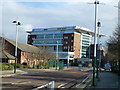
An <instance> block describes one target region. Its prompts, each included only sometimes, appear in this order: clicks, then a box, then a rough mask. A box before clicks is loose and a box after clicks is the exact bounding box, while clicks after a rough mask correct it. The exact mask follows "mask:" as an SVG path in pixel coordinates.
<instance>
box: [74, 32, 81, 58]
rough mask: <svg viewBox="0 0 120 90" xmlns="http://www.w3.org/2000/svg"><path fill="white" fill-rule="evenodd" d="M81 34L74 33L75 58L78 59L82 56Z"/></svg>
mask: <svg viewBox="0 0 120 90" xmlns="http://www.w3.org/2000/svg"><path fill="white" fill-rule="evenodd" d="M80 39H81V38H80V34H77V33H74V53H75V56H74V58H75V59H77V58H79V57H80V43H81V42H80V41H81V40H80Z"/></svg>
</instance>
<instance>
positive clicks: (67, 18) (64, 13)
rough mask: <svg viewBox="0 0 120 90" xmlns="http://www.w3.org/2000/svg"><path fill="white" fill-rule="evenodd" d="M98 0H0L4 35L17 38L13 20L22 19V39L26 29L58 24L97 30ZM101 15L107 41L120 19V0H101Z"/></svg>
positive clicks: (0, 23)
mask: <svg viewBox="0 0 120 90" xmlns="http://www.w3.org/2000/svg"><path fill="white" fill-rule="evenodd" d="M94 1H95V0H3V1H2V3H0V4H1V5H0V11H1V14H0V20H1V22H0V27H2V28H0V35H3V36H5V37H7V38H10V39H13V40H15V31H16V29H15V25H14V24H12V21H13V20H19V21H20V22H21V23H22V25H21V26H20V27H19V41H20V42H24V43H25V42H26V40H27V39H26V36H27V34H26V31H28V30H31V28H34V27H56V26H70V25H78V26H81V27H85V28H89V29H91V30H94V4H88V3H93V2H94ZM99 1H100V3H104V4H99V8H98V11H99V12H98V19H99V20H100V21H101V23H102V27H101V29H100V32H101V33H103V34H106V35H107V37H104V38H102V39H101V42H102V43H103V44H104V43H105V41H106V40H107V38H108V37H109V36H110V35H112V32H113V31H114V29H115V28H116V26H117V23H118V12H117V11H118V8H116V7H114V6H118V1H119V0H99Z"/></svg>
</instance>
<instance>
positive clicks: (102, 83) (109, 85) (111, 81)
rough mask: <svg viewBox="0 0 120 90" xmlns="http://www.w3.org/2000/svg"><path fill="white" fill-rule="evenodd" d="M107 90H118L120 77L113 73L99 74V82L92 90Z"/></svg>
mask: <svg viewBox="0 0 120 90" xmlns="http://www.w3.org/2000/svg"><path fill="white" fill-rule="evenodd" d="M93 89H94V90H99V89H101V90H102V89H108V90H111V89H112V90H120V76H118V75H117V74H115V73H113V72H108V71H102V72H100V74H99V80H98V81H97V83H96V85H95V86H94V87H92V90H93Z"/></svg>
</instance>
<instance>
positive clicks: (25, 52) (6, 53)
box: [0, 37, 40, 66]
mask: <svg viewBox="0 0 120 90" xmlns="http://www.w3.org/2000/svg"><path fill="white" fill-rule="evenodd" d="M0 42H1V43H2V46H1V47H2V50H1V52H2V55H1V57H0V59H1V61H2V63H14V62H15V44H16V42H15V41H14V40H11V39H8V38H2V37H0ZM17 43H18V48H17V49H18V51H17V63H19V64H23V63H27V64H28V65H29V66H33V65H36V64H37V61H38V59H37V58H36V57H37V55H38V53H39V51H40V49H39V48H37V47H35V46H32V45H29V44H25V43H20V42H17ZM1 47H0V48H1ZM1 52H0V53H1ZM39 61H40V60H39Z"/></svg>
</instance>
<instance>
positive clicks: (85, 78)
mask: <svg viewBox="0 0 120 90" xmlns="http://www.w3.org/2000/svg"><path fill="white" fill-rule="evenodd" d="M89 77H90V75H89V76H87V77H86V78H85V79H84V80H83V81H82V82H81V83H79V84H77V85H76V86H75V87H78V86H79V85H81V84H82V83H84V82H85V81H86V80H87V79H88V78H89Z"/></svg>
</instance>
